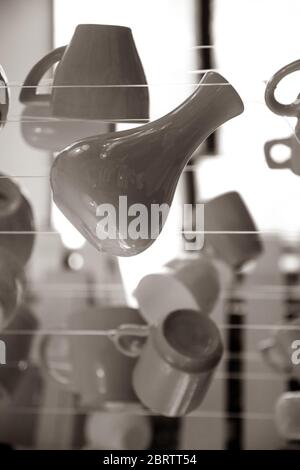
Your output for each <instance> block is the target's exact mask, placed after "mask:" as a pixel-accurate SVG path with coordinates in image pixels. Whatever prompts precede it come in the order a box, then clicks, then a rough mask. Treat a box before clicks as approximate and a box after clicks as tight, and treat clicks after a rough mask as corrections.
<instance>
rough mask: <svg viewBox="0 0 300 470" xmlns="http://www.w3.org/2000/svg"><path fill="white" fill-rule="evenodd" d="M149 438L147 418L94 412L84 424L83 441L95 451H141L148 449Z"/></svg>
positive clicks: (150, 436) (129, 414) (150, 434)
mask: <svg viewBox="0 0 300 470" xmlns="http://www.w3.org/2000/svg"><path fill="white" fill-rule="evenodd" d="M151 438H152V429H151V422H150V418H149V416H140V415H133V414H131V413H121V414H119V413H118V412H112V413H107V412H106V413H101V412H96V413H92V414H90V415H89V416H88V417H87V419H86V422H85V439H86V441H87V442H88V446H89V447H93V448H95V449H106V450H107V449H115V450H143V449H147V448H148V447H149V445H150V443H151Z"/></svg>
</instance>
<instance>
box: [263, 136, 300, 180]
mask: <svg viewBox="0 0 300 470" xmlns="http://www.w3.org/2000/svg"><path fill="white" fill-rule="evenodd" d="M276 145H284V146H285V147H287V148H288V149H289V150H290V157H289V158H288V159H287V160H285V161H284V162H280V163H279V162H276V161H275V160H274V158H273V157H272V150H273V148H274V147H275V146H276ZM265 157H266V161H267V164H268V166H269V168H271V169H272V170H282V169H285V168H289V169H290V170H291V171H292V172H293V173H295V175H300V142H298V140H297V139H296V137H295V136H293V135H292V136H290V137H288V138H286V139H274V140H270V141H269V142H266V144H265Z"/></svg>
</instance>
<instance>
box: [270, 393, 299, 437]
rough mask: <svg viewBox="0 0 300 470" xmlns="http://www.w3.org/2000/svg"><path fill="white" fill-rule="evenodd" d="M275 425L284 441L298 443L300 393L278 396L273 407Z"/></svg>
mask: <svg viewBox="0 0 300 470" xmlns="http://www.w3.org/2000/svg"><path fill="white" fill-rule="evenodd" d="M275 423H276V428H277V430H278V432H279V434H280V435H281V436H282V437H283V438H284V439H286V440H288V441H293V440H297V441H299V439H300V392H286V393H283V394H282V395H281V396H280V398H279V399H278V400H277V402H276V406H275Z"/></svg>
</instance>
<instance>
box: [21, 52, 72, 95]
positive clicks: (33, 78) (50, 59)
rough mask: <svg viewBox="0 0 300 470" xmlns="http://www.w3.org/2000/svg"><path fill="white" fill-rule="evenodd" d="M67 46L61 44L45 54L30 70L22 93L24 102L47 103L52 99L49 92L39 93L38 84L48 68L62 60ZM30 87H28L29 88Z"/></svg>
mask: <svg viewBox="0 0 300 470" xmlns="http://www.w3.org/2000/svg"><path fill="white" fill-rule="evenodd" d="M66 48H67V46H61V47H58V48H57V49H54V50H53V51H51V52H49V54H47V55H45V57H43V58H42V59H41V60H39V61H38V62H37V63H36V64H35V65H34V66H33V67H32V69H31V70H30V72H29V74H28V75H27V77H26V78H25V81H24V83H23V87H22V89H21V93H20V101H21V103H23V104H27V103H45V102H49V101H50V96H51V95H47V94H43V93H41V94H37V93H36V89H37V86H38V84H39V82H40V80H41V79H42V77H43V75H44V74H45V73H46V72H47V70H48V69H49V68H50V67H51V66H52V65H54V64H55V63H56V62H58V61H60V60H61V58H62V56H63V55H64V52H65V50H66ZM27 87H28V88H27Z"/></svg>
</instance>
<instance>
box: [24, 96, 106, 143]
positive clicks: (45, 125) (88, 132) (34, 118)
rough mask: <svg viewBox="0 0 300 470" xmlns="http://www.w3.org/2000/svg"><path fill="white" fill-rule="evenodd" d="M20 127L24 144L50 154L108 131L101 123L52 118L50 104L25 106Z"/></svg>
mask: <svg viewBox="0 0 300 470" xmlns="http://www.w3.org/2000/svg"><path fill="white" fill-rule="evenodd" d="M20 126H21V133H22V137H23V139H24V140H25V142H27V143H28V144H29V145H30V146H31V147H34V148H38V149H43V150H50V151H51V152H58V151H59V150H61V149H63V148H64V147H66V146H67V145H70V144H72V143H73V142H75V141H76V140H78V139H83V138H84V137H90V136H92V135H95V134H100V133H104V132H108V131H109V125H108V124H107V123H103V121H95V120H86V119H66V118H61V119H60V118H53V117H52V116H51V106H50V103H36V104H29V105H27V106H25V108H24V109H23V112H22V117H21V122H20Z"/></svg>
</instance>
